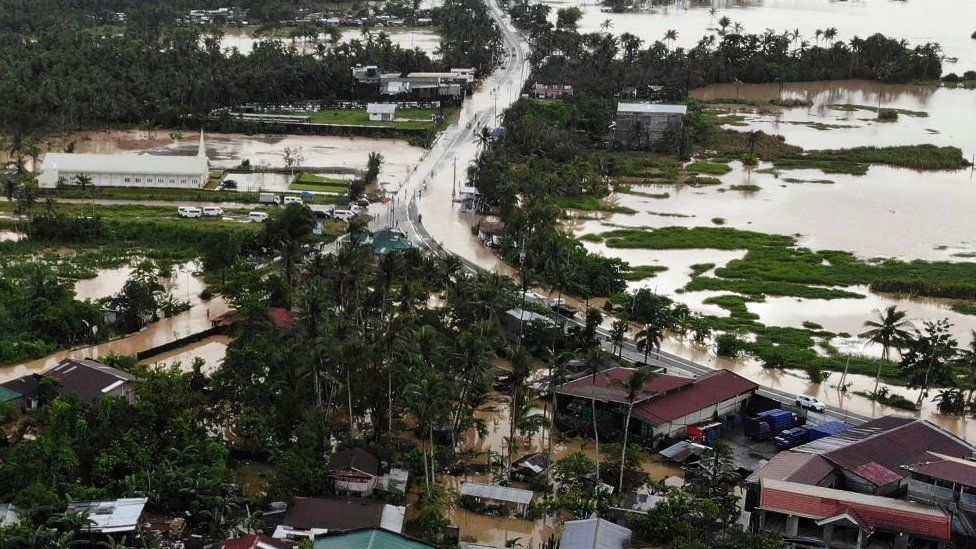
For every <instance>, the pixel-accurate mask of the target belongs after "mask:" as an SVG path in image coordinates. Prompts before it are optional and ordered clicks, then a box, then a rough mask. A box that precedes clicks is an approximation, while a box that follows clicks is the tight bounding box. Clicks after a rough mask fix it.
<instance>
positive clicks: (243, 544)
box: [220, 535, 295, 549]
mask: <svg viewBox="0 0 976 549" xmlns="http://www.w3.org/2000/svg"><path fill="white" fill-rule="evenodd" d="M294 547H295V544H294V543H292V542H290V541H287V540H282V539H275V538H272V537H269V536H257V535H251V536H244V537H242V538H234V539H225V540H224V541H222V542H220V549H293V548H294Z"/></svg>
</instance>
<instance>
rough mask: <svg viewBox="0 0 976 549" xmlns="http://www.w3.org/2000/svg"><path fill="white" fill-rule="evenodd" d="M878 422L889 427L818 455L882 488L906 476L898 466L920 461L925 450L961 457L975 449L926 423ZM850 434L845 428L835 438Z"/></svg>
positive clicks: (921, 421)
mask: <svg viewBox="0 0 976 549" xmlns="http://www.w3.org/2000/svg"><path fill="white" fill-rule="evenodd" d="M880 419H881V420H885V421H884V426H885V427H887V426H889V425H891V426H893V427H892V428H890V429H882V430H880V432H877V433H875V434H873V435H871V436H869V437H867V438H865V439H863V440H855V441H851V442H850V443H849V444H847V445H844V446H841V447H839V448H837V449H834V450H831V451H828V452H825V453H823V454H821V455H823V457H825V458H827V459H828V460H830V461H832V462H833V463H835V464H836V465H837V466H838V467H842V468H844V469H846V470H848V471H851V472H853V473H856V474H857V475H859V476H861V477H863V478H864V479H866V480H868V481H870V482H872V483H873V484H875V485H876V486H884V485H885V484H889V483H891V482H895V481H897V480H900V479H902V478H904V477H906V476H907V472H905V471H904V470H903V469H902V466H904V465H909V464H912V463H918V462H919V461H922V460H923V459H924V456H925V455H926V453H927V452H928V451H932V452H937V453H940V454H944V455H948V456H954V457H964V456H968V455H971V454H972V453H973V451H974V450H976V449H974V448H973V446H971V445H970V444H968V443H967V442H966V441H964V440H962V439H960V438H958V437H956V436H955V435H953V434H952V433H949V432H948V431H945V430H943V429H941V428H939V427H937V426H935V425H933V424H931V423H929V422H927V421H923V420H909V421H908V422H893V421H887V420H886V418H880ZM875 421H878V420H875ZM875 421H871V422H868V423H866V424H864V425H863V426H862V428H863V427H870V426H871V424H873V423H875ZM899 423H901V424H900V425H899ZM851 431H854V430H853V429H849V430H848V431H845V432H844V433H841V435H839V437H841V438H843V437H844V435H846V434H847V433H849V432H851ZM831 438H832V437H831ZM823 440H826V439H823ZM818 442H819V441H818Z"/></svg>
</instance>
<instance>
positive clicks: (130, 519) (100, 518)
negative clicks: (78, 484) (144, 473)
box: [68, 498, 149, 535]
mask: <svg viewBox="0 0 976 549" xmlns="http://www.w3.org/2000/svg"><path fill="white" fill-rule="evenodd" d="M148 501H149V499H148V498H121V499H114V500H104V501H85V502H78V503H72V504H70V505H68V510H69V511H73V512H75V513H81V514H84V515H86V516H87V518H88V521H89V523H88V525H86V526H83V527H82V528H81V531H83V532H87V533H91V534H113V535H117V534H127V533H131V532H135V531H136V530H137V529H138V528H139V518H140V517H141V516H142V511H143V509H145V507H146V503H147V502H148Z"/></svg>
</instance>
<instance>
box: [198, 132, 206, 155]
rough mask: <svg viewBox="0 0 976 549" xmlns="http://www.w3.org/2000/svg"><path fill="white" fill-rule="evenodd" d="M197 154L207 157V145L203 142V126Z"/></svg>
mask: <svg viewBox="0 0 976 549" xmlns="http://www.w3.org/2000/svg"><path fill="white" fill-rule="evenodd" d="M197 156H202V157H204V158H206V157H207V147H206V145H204V144H203V128H200V148H199V149H198V150H197Z"/></svg>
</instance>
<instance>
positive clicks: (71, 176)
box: [37, 132, 210, 189]
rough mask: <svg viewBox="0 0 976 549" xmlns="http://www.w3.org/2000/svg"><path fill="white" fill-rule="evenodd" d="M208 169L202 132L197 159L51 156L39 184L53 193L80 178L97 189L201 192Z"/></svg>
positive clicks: (54, 154)
mask: <svg viewBox="0 0 976 549" xmlns="http://www.w3.org/2000/svg"><path fill="white" fill-rule="evenodd" d="M209 168H210V165H209V162H208V161H207V152H206V148H205V147H204V144H203V132H200V147H199V149H198V150H197V154H196V155H194V156H177V155H174V156H161V155H152V154H91V153H77V154H75V153H48V154H46V155H44V162H43V163H42V164H41V175H40V176H38V178H37V184H38V186H39V187H41V188H42V189H53V188H56V187H57V186H58V184H59V183H61V182H63V183H66V184H69V185H73V184H76V183H77V177H78V176H79V175H86V176H88V177H90V178H91V181H92V184H93V185H95V186H96V187H168V188H183V189H199V188H202V187H203V186H204V185H206V184H207V179H208V178H209V177H210V169H209Z"/></svg>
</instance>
